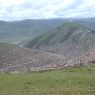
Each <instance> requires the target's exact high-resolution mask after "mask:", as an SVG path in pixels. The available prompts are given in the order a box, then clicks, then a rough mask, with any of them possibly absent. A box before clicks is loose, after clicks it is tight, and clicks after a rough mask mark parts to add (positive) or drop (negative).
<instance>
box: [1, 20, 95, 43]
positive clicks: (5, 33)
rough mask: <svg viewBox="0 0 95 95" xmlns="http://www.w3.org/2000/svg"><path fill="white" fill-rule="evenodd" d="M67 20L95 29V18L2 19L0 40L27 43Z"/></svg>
mask: <svg viewBox="0 0 95 95" xmlns="http://www.w3.org/2000/svg"><path fill="white" fill-rule="evenodd" d="M66 22H75V23H78V24H81V25H83V26H85V27H87V28H89V29H91V30H95V27H94V26H95V18H83V19H79V18H78V19H76V18H68V19H67V18H64V19H39V20H33V19H28V20H21V21H12V22H6V21H0V41H1V42H2V41H3V42H14V43H16V44H18V43H21V44H26V43H27V42H29V40H31V39H33V38H35V37H37V36H39V35H41V34H43V33H45V32H47V31H49V30H51V29H54V28H56V27H58V26H60V25H62V24H64V23H66Z"/></svg>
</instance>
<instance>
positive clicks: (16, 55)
mask: <svg viewBox="0 0 95 95" xmlns="http://www.w3.org/2000/svg"><path fill="white" fill-rule="evenodd" d="M94 61H95V51H89V52H86V53H85V54H81V55H80V56H79V57H74V58H72V59H69V60H66V59H64V56H63V55H59V54H55V53H48V52H44V51H39V50H34V49H27V48H20V47H16V48H0V72H11V73H19V72H22V73H26V72H33V71H44V70H51V69H59V68H64V67H68V66H79V65H86V64H89V63H91V62H94Z"/></svg>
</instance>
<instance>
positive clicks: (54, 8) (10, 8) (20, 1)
mask: <svg viewBox="0 0 95 95" xmlns="http://www.w3.org/2000/svg"><path fill="white" fill-rule="evenodd" d="M62 17H65V18H70V17H95V0H0V20H11V21H12V20H21V19H47V18H62Z"/></svg>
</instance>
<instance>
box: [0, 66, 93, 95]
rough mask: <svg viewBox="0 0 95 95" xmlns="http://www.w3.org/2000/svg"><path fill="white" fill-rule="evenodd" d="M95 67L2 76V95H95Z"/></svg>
mask: <svg viewBox="0 0 95 95" xmlns="http://www.w3.org/2000/svg"><path fill="white" fill-rule="evenodd" d="M94 72H95V65H89V66H85V67H77V68H67V69H62V70H55V71H47V72H42V73H40V72H38V73H36V72H34V73H31V74H0V95H95V73H94Z"/></svg>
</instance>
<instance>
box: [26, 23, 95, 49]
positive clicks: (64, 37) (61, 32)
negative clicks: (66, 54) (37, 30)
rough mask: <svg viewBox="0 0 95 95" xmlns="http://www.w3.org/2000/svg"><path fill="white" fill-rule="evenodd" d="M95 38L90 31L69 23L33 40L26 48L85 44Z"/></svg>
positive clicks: (94, 34)
mask: <svg viewBox="0 0 95 95" xmlns="http://www.w3.org/2000/svg"><path fill="white" fill-rule="evenodd" d="M91 37H92V38H91ZM94 37H95V33H94V32H93V31H91V30H90V29H87V28H85V27H83V26H81V25H79V24H77V23H72V22H68V23H65V24H64V25H62V26H59V27H57V28H55V29H54V30H51V31H49V32H47V33H44V34H43V35H41V36H39V37H37V38H35V39H33V40H32V41H30V42H29V43H28V44H27V45H26V46H27V47H29V48H36V47H40V46H41V45H53V44H56V43H64V42H65V43H66V42H71V43H73V42H74V43H81V44H84V43H86V42H87V41H88V40H92V39H93V40H94ZM94 41H95V40H94Z"/></svg>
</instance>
